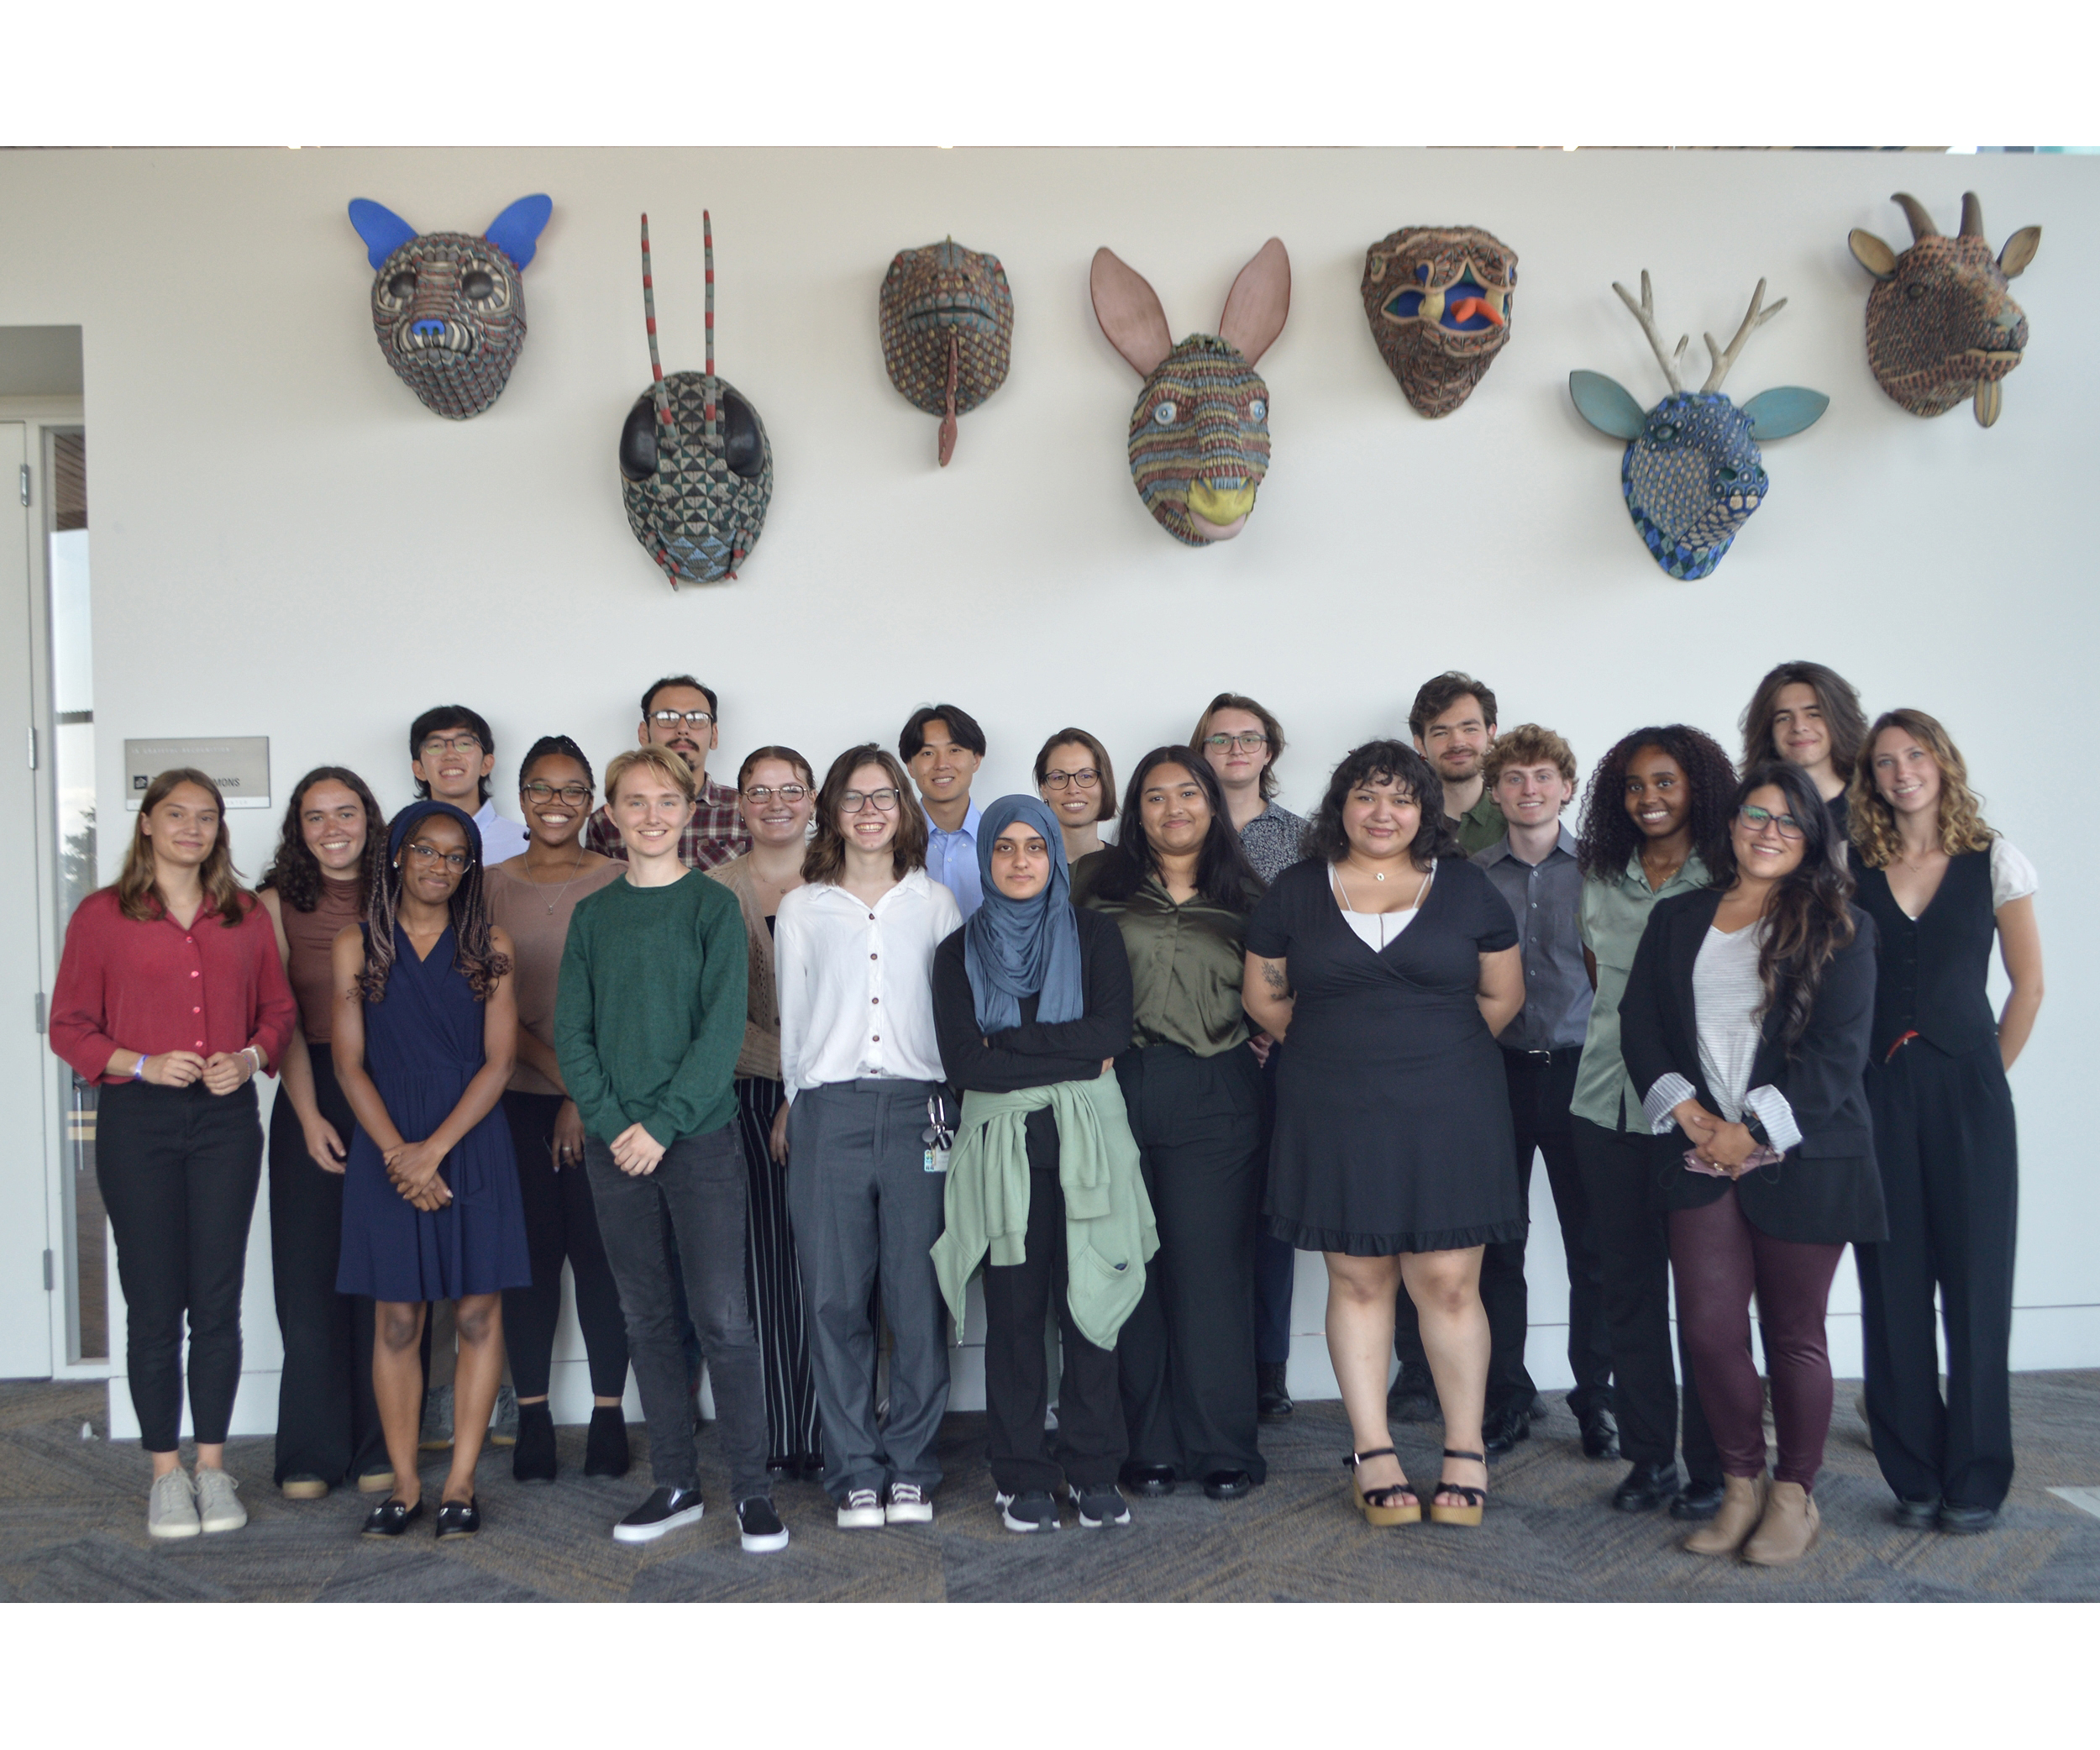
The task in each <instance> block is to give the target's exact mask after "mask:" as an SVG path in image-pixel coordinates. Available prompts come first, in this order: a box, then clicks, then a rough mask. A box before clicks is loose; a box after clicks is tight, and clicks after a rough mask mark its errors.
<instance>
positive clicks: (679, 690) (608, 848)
mask: <svg viewBox="0 0 2100 1750" xmlns="http://www.w3.org/2000/svg"><path fill="white" fill-rule="evenodd" d="M634 739H635V742H636V744H637V745H638V746H641V747H648V745H649V744H651V743H652V742H653V743H654V744H656V745H657V746H659V747H664V748H669V749H670V750H671V751H672V752H673V753H674V754H677V755H678V757H679V758H680V759H683V760H684V761H685V764H686V765H688V766H690V768H691V769H692V774H693V781H694V782H695V783H696V784H697V785H698V786H700V793H699V796H698V798H697V799H696V803H695V806H694V808H693V813H692V818H691V819H690V820H689V821H687V822H685V830H684V831H683V832H681V833H680V834H679V835H678V860H679V861H680V862H681V863H683V864H685V866H686V868H688V869H718V868H720V867H721V866H722V864H725V863H727V861H728V860H729V859H731V858H732V857H741V856H742V855H743V854H744V853H745V852H746V851H748V850H749V849H751V835H750V833H748V832H746V831H745V830H744V825H743V816H741V815H740V814H738V812H737V792H736V791H734V790H732V788H731V787H730V786H728V785H727V784H717V783H716V782H715V780H713V779H711V778H710V777H709V776H708V775H707V756H708V754H711V753H712V752H713V751H714V750H715V749H716V748H717V747H718V746H719V745H720V744H721V740H722V724H721V719H720V716H719V714H718V712H717V707H716V702H715V690H714V689H713V688H712V687H711V686H701V683H700V682H699V681H696V680H694V679H693V677H692V676H691V675H665V676H664V678H663V679H662V680H661V681H658V682H657V683H656V685H655V686H652V687H651V688H650V689H649V690H648V691H647V692H645V693H643V695H642V722H641V724H640V727H639V728H638V729H637V730H636V732H635V737H634ZM583 842H584V848H585V849H586V850H593V851H596V852H597V853H598V854H599V855H600V856H601V857H617V858H618V859H621V860H622V861H624V860H625V859H626V857H627V852H626V850H625V849H623V848H622V843H621V840H620V829H619V828H617V827H616V826H614V825H613V823H612V816H611V815H610V814H609V813H608V812H606V808H604V807H601V808H600V809H599V810H598V812H596V814H594V815H592V816H591V824H590V825H589V826H587V827H586V828H584V836H583Z"/></svg>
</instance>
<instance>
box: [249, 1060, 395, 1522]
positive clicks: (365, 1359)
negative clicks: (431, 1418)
mask: <svg viewBox="0 0 2100 1750" xmlns="http://www.w3.org/2000/svg"><path fill="white" fill-rule="evenodd" d="M307 1062H308V1063H310V1064H312V1066H313V1098H314V1103H315V1104H316V1106H318V1107H319V1108H320V1112H321V1116H322V1117H324V1118H326V1119H327V1120H328V1122H329V1123H330V1124H332V1125H333V1126H334V1127H335V1133H336V1135H337V1136H339V1137H340V1138H342V1139H343V1146H344V1148H345V1149H347V1148H349V1146H350V1136H351V1133H353V1132H354V1130H355V1129H356V1127H357V1119H356V1117H355V1116H354V1114H353V1113H352V1112H351V1111H350V1102H349V1101H347V1100H345V1099H344V1097H343V1090H342V1089H341V1088H340V1087H339V1086H338V1085H336V1080H335V1063H334V1060H333V1059H332V1058H331V1057H330V1056H329V1055H328V1046H327V1045H326V1044H321V1045H310V1046H309V1047H308V1048H307ZM342 1251H343V1175H342V1174H340V1173H331V1172H329V1171H328V1170H327V1169H325V1168H323V1167H320V1166H318V1165H316V1164H314V1159H313V1157H312V1155H311V1154H307V1138H306V1132H305V1130H304V1128H303V1127H302V1126H301V1125H300V1122H299V1114H298V1113H297V1111H295V1110H294V1109H293V1107H292V1104H291V1099H290V1097H289V1096H287V1095H286V1093H285V1091H284V1090H283V1089H281V1088H280V1089H279V1090H277V1101H276V1105H275V1106H272V1107H271V1108H270V1278H271V1281H272V1285H274V1286H275V1288H276V1291H277V1332H278V1334H279V1336H280V1337H282V1338H283V1340H284V1349H285V1364H284V1371H283V1372H282V1373H281V1374H279V1375H278V1376H277V1460H276V1481H277V1482H278V1484H279V1485H282V1484H283V1483H284V1482H285V1481H286V1479H288V1478H291V1477H319V1478H320V1479H322V1481H323V1482H325V1483H341V1482H345V1481H348V1480H350V1479H354V1478H356V1477H361V1476H364V1475H366V1474H370V1473H373V1472H377V1471H382V1470H386V1469H389V1468H390V1467H389V1464H388V1461H387V1457H386V1430H384V1429H383V1428H381V1427H380V1425H379V1406H378V1405H377V1404H376V1403H375V1401H373V1397H372V1303H371V1301H369V1300H367V1299H366V1298H365V1296H364V1295H339V1294H338V1293H337V1292H336V1291H335V1271H336V1266H337V1265H338V1264H339V1263H340V1262H341V1261H342Z"/></svg>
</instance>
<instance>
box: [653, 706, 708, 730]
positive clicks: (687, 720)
mask: <svg viewBox="0 0 2100 1750" xmlns="http://www.w3.org/2000/svg"><path fill="white" fill-rule="evenodd" d="M714 720H715V714H714V712H711V711H669V710H665V711H652V712H650V713H649V721H650V722H651V723H661V724H663V725H664V728H667V729H668V728H669V727H670V726H671V725H672V724H673V723H683V724H685V727H686V728H688V729H705V728H706V727H707V726H708V725H709V724H710V723H713V722H714Z"/></svg>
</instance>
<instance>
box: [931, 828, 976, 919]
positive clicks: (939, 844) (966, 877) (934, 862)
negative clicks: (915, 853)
mask: <svg viewBox="0 0 2100 1750" xmlns="http://www.w3.org/2000/svg"><path fill="white" fill-rule="evenodd" d="M983 820H984V810H983V809H982V808H980V807H978V806H977V804H976V803H975V802H972V803H971V804H970V807H969V813H968V814H965V815H964V816H963V824H962V825H961V826H959V827H958V828H956V829H955V831H953V833H943V832H942V830H941V829H940V828H938V827H937V826H935V825H934V824H933V819H932V816H931V815H929V816H927V822H926V872H927V874H928V875H932V877H933V879H934V880H937V881H938V882H939V883H940V884H941V885H942V886H943V887H945V888H947V889H948V891H949V892H950V893H952V894H953V895H954V896H955V903H956V904H957V905H958V906H959V907H961V908H962V912H963V917H965V918H968V917H969V915H970V913H971V912H974V911H975V910H976V909H977V908H978V907H979V906H981V905H983V904H984V880H983V878H982V877H981V876H980V875H979V874H978V872H977V828H978V826H979V823H980V822H982V821H983Z"/></svg>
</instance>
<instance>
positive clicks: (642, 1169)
mask: <svg viewBox="0 0 2100 1750" xmlns="http://www.w3.org/2000/svg"><path fill="white" fill-rule="evenodd" d="M663 1159H664V1145H663V1144H662V1143H659V1142H658V1141H657V1140H656V1138H654V1137H653V1136H651V1135H650V1134H649V1133H648V1131H646V1130H644V1129H643V1127H641V1126H640V1125H639V1124H630V1125H628V1126H627V1128H626V1129H625V1130H623V1131H622V1132H621V1133H619V1135H617V1137H615V1138H613V1139H612V1164H613V1165H614V1166H616V1167H617V1168H618V1169H620V1170H621V1171H622V1173H625V1174H626V1175H627V1176H628V1177H630V1178H633V1179H640V1178H643V1177H644V1176H645V1175H648V1174H650V1173H654V1171H655V1170H656V1169H657V1167H658V1166H659V1164H661V1162H662V1161H663Z"/></svg>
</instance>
